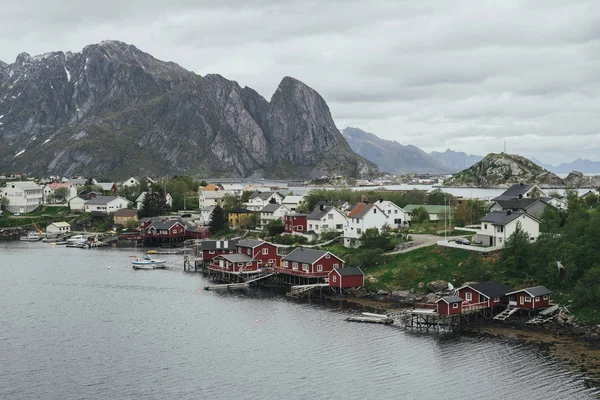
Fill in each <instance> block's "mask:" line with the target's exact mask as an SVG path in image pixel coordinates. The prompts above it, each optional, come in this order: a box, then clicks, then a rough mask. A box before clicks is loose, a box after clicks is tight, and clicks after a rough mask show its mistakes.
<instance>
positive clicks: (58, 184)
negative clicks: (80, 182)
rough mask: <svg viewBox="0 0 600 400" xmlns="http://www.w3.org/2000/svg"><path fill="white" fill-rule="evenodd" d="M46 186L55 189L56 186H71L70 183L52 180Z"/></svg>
mask: <svg viewBox="0 0 600 400" xmlns="http://www.w3.org/2000/svg"><path fill="white" fill-rule="evenodd" d="M46 186H48V187H49V188H50V189H52V190H56V189H58V188H67V189H68V188H69V187H71V184H70V183H66V182H52V183H49V184H48V185H46Z"/></svg>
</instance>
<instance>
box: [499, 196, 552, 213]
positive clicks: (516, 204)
mask: <svg viewBox="0 0 600 400" xmlns="http://www.w3.org/2000/svg"><path fill="white" fill-rule="evenodd" d="M538 201H542V200H541V199H532V198H528V197H527V198H523V199H509V200H495V202H496V203H498V205H499V206H500V207H502V208H503V209H505V210H506V209H512V210H514V209H522V210H524V209H526V208H527V207H529V206H530V205H532V204H533V203H536V202H538ZM490 207H493V204H492V206H490Z"/></svg>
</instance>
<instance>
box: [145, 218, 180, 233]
mask: <svg viewBox="0 0 600 400" xmlns="http://www.w3.org/2000/svg"><path fill="white" fill-rule="evenodd" d="M146 232H147V233H148V235H151V236H159V237H181V236H185V225H184V224H183V222H181V220H179V219H153V220H152V223H150V225H148V227H147V228H146Z"/></svg>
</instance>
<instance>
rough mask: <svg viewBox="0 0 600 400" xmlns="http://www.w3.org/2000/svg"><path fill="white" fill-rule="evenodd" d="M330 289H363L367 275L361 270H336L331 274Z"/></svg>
mask: <svg viewBox="0 0 600 400" xmlns="http://www.w3.org/2000/svg"><path fill="white" fill-rule="evenodd" d="M328 276H329V287H332V288H337V289H349V288H356V287H363V286H364V285H365V274H364V273H363V272H362V270H361V269H360V268H335V269H334V270H333V271H331V272H330V273H329V275H328Z"/></svg>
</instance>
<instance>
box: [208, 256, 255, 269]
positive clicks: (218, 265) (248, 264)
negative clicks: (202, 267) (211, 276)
mask: <svg viewBox="0 0 600 400" xmlns="http://www.w3.org/2000/svg"><path fill="white" fill-rule="evenodd" d="M208 268H209V269H212V270H215V271H225V272H236V273H242V272H254V271H257V270H258V269H259V268H261V267H260V265H259V263H258V260H257V259H255V258H252V257H250V256H249V255H247V254H241V253H233V254H220V255H218V256H216V257H215V258H213V259H212V261H211V263H210V265H209V266H208Z"/></svg>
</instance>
